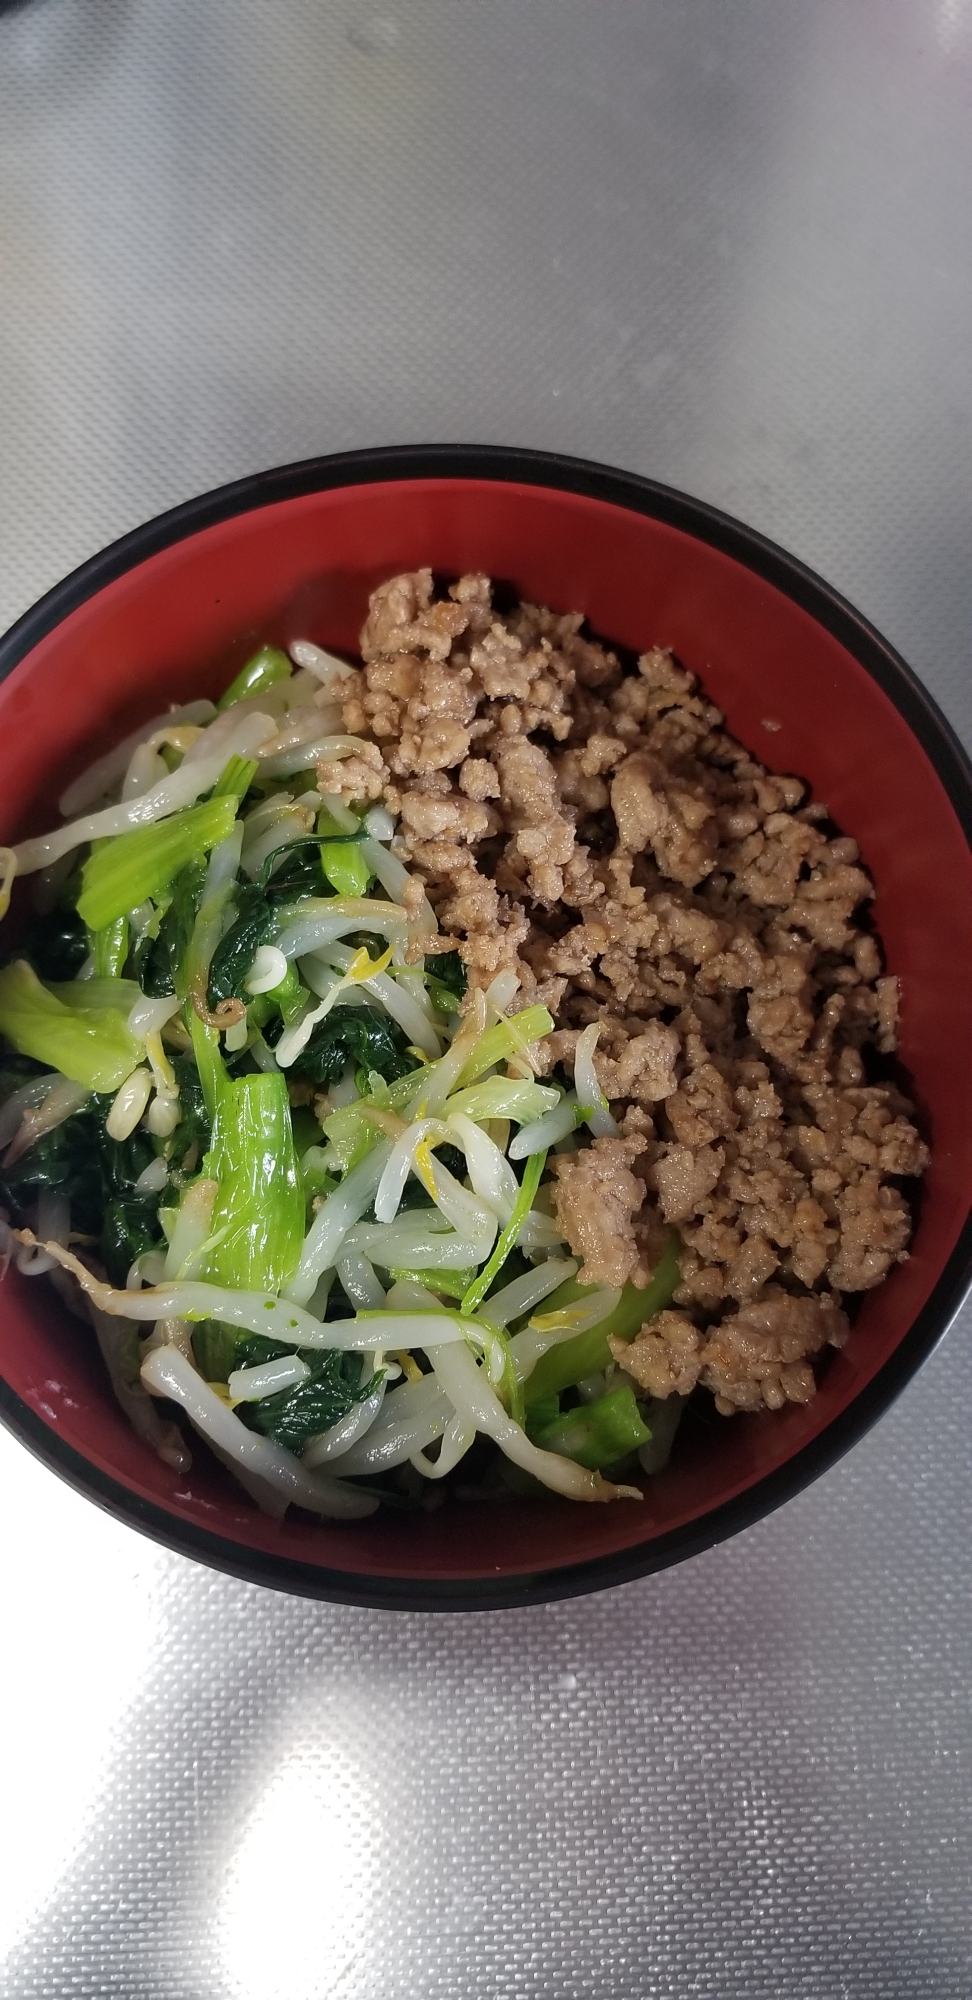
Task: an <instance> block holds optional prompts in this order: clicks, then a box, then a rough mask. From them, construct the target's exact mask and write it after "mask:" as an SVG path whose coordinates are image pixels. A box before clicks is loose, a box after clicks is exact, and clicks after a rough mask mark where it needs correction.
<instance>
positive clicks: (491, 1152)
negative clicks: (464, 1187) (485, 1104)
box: [446, 1105, 520, 1225]
mask: <svg viewBox="0 0 972 2000" xmlns="http://www.w3.org/2000/svg"><path fill="white" fill-rule="evenodd" d="M446 1109H447V1110H448V1105H447V1106H446ZM446 1131H447V1132H448V1133H450V1134H451V1135H452V1136H453V1137H454V1138H455V1139H456V1140H458V1143H459V1145H460V1146H461V1148H462V1151H463V1152H464V1153H465V1156H466V1165H467V1167H468V1169H469V1178H470V1180H471V1182H472V1185H473V1192H474V1193H475V1194H478V1196H479V1198H480V1200H481V1201H484V1202H485V1203H486V1205H487V1207H488V1208H489V1209H491V1210H492V1213H493V1214H494V1215H495V1216H496V1217H497V1219H498V1221H499V1222H501V1223H503V1224H504V1225H505V1224H506V1223H507V1222H509V1219H510V1216H511V1215H512V1213H513V1206H514V1203H515V1201H516V1198H517V1195H518V1194H519V1192H520V1188H519V1183H518V1181H517V1178H516V1175H515V1173H514V1172H513V1169H512V1167H511V1166H510V1163H509V1161H508V1160H507V1159H505V1158H504V1156H503V1154H502V1153H501V1152H500V1149H499V1147H498V1146H497V1144H496V1142H495V1140H493V1139H491V1138H490V1136H489V1133H488V1132H484V1131H483V1128H482V1126H481V1125H477V1124H475V1123H474V1121H473V1120H472V1119H471V1118H467V1117H466V1115H465V1113H464V1112H462V1111H454V1112H452V1113H451V1114H450V1116H449V1118H448V1119H447V1121H446Z"/></svg>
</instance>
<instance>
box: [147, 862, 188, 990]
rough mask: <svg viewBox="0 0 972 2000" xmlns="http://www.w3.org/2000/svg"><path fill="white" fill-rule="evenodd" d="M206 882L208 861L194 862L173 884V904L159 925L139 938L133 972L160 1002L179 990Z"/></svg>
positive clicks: (166, 909)
mask: <svg viewBox="0 0 972 2000" xmlns="http://www.w3.org/2000/svg"><path fill="white" fill-rule="evenodd" d="M205 880H206V864H205V862H204V861H191V862H190V864H189V866H188V868H184V869H183V870H182V873H181V874H180V875H177V876H176V879H175V881H174V883H173V885H172V897H171V901H170V902H169V903H168V904H167V905H166V908H165V910H164V912H163V915H162V917H161V919H160V921H159V923H158V926H157V935H156V936H152V935H150V931H151V929H152V927H151V926H150V929H149V931H146V932H145V933H144V934H143V936H142V937H141V938H140V939H139V942H138V944H137V945H136V947H135V950H134V952H133V954H132V969H133V971H134V975H135V978H136V979H137V980H138V983H139V985H140V986H141V988H142V991H143V993H147V994H149V996H150V997H151V998H152V999H156V1000H160V999H163V998H165V996H166V995H167V994H169V993H174V992H175V990H176V980H177V977H178V973H179V967H180V965H181V964H182V961H183V959H184V957H185V954H186V949H187V947H188V944H189V939H190V938H191V936H192V927H193V924H194V923H195V921H196V912H197V910H198V908H199V901H200V897H201V896H202V889H203V883H204V882H205Z"/></svg>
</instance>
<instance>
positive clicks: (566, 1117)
mask: <svg viewBox="0 0 972 2000" xmlns="http://www.w3.org/2000/svg"><path fill="white" fill-rule="evenodd" d="M576 1127H577V1105H576V1104H575V1102H574V1100H573V1098H572V1097H565V1098H564V1099H563V1100H562V1102H561V1103H560V1104H558V1105H557V1108H556V1110H555V1111H545V1112H544V1115H543V1117H542V1118H536V1119H534V1121H533V1123H532V1124H530V1125H521V1126H520V1129H519V1131H518V1132H517V1133H515V1134H514V1136H513V1138H512V1139H511V1140H510V1148H509V1151H510V1159H511V1160H526V1159H528V1158H529V1156H530V1154H531V1153H540V1152H543V1150H544V1148H545V1147H547V1146H555V1145H556V1143H557V1140H558V1139H566V1137H567V1134H568V1132H573V1131H575V1130H576Z"/></svg>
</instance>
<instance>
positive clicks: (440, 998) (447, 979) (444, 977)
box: [425, 951, 466, 1014]
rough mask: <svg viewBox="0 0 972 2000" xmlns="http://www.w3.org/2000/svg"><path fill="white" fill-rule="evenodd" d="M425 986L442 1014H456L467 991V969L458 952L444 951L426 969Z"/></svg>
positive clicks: (434, 1004)
mask: <svg viewBox="0 0 972 2000" xmlns="http://www.w3.org/2000/svg"><path fill="white" fill-rule="evenodd" d="M425 984H426V986H427V988H428V992H429V998H430V1000H431V1002H432V1005H433V1007H436V1008H437V1009H438V1011H439V1013H440V1014H455V1013H456V1012H457V1010H458V1007H459V1002H460V1000H461V999H462V998H463V996H464V994H465V991H466V968H465V966H464V965H463V962H462V959H461V958H460V956H459V953H458V952H457V951H444V952H443V953H442V956H441V958H434V959H433V960H432V963H431V970H430V969H429V967H428V966H427V967H426V971H425Z"/></svg>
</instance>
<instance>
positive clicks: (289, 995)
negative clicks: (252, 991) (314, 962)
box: [257, 959, 308, 1028]
mask: <svg viewBox="0 0 972 2000" xmlns="http://www.w3.org/2000/svg"><path fill="white" fill-rule="evenodd" d="M307 997H308V995H307V988H306V986H304V985H302V984H301V978H300V974H299V972H298V970H297V967H296V965H295V964H294V962H293V959H291V961H290V964H289V965H288V967H287V970H286V972H285V973H284V976H283V978H282V979H281V981H280V983H279V985H278V986H271V988H270V991H269V993H268V994H266V996H265V998H266V999H267V1000H269V1001H270V1002H271V1005H272V1006H274V1007H276V1008H278V1009H279V1012H280V1016H281V1019H282V1021H283V1024H284V1027H285V1028H289V1027H290V1025H291V1022H293V1021H296V1019H297V1016H298V1014H302V1013H303V1011H304V1005H305V1002H306V1000H307ZM260 998H261V995H260V994H257V999H260Z"/></svg>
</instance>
